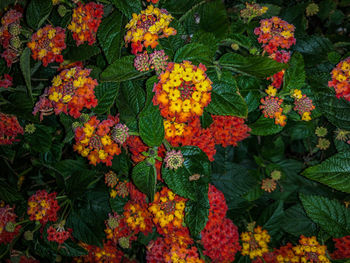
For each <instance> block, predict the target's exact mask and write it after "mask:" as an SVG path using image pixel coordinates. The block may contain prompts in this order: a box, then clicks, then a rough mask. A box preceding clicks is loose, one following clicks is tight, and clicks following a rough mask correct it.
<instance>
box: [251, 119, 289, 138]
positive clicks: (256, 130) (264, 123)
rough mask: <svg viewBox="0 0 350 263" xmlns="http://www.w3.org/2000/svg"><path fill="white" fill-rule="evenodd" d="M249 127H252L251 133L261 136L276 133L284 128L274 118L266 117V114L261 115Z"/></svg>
mask: <svg viewBox="0 0 350 263" xmlns="http://www.w3.org/2000/svg"><path fill="white" fill-rule="evenodd" d="M249 127H250V128H251V129H252V130H251V132H250V133H251V134H254V135H260V136H266V135H271V134H276V133H279V132H280V131H282V130H283V127H282V126H280V125H277V124H275V122H274V120H273V119H270V118H265V117H264V116H261V117H260V118H259V119H258V120H257V121H256V122H254V123H253V124H251V125H249Z"/></svg>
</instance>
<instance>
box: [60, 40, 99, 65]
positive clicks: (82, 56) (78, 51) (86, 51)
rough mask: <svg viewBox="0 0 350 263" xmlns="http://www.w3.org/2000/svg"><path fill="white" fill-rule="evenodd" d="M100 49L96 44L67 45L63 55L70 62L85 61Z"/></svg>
mask: <svg viewBox="0 0 350 263" xmlns="http://www.w3.org/2000/svg"><path fill="white" fill-rule="evenodd" d="M100 52H101V50H100V49H99V48H98V47H96V46H90V45H88V44H83V45H80V46H79V47H76V46H74V47H69V48H67V49H66V50H65V53H64V54H63V57H64V58H65V59H66V60H69V61H71V62H75V61H85V60H88V59H89V58H91V57H93V56H95V55H97V54H99V53H100Z"/></svg>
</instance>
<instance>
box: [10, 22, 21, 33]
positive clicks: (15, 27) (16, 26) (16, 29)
mask: <svg viewBox="0 0 350 263" xmlns="http://www.w3.org/2000/svg"><path fill="white" fill-rule="evenodd" d="M9 32H10V34H11V35H12V36H18V35H20V34H21V26H20V25H19V24H17V23H12V24H11V25H10V26H9Z"/></svg>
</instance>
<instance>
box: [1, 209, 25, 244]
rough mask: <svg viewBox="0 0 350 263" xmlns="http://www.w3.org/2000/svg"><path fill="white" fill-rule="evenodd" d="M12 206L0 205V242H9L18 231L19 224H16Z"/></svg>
mask: <svg viewBox="0 0 350 263" xmlns="http://www.w3.org/2000/svg"><path fill="white" fill-rule="evenodd" d="M14 210H15V209H14V207H10V206H9V205H4V206H3V207H0V244H8V243H10V242H11V241H12V240H13V239H14V238H15V237H16V236H17V235H18V233H19V230H20V229H21V226H20V225H17V226H16V218H17V215H16V213H15V211H14Z"/></svg>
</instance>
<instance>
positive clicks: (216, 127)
mask: <svg viewBox="0 0 350 263" xmlns="http://www.w3.org/2000/svg"><path fill="white" fill-rule="evenodd" d="M212 118H213V123H212V124H211V125H210V127H209V128H210V132H211V134H212V136H213V137H214V140H215V144H221V145H222V146H223V147H227V146H228V145H232V146H237V142H239V141H242V140H244V139H245V138H247V137H248V136H249V134H248V132H250V130H251V129H250V128H249V127H248V125H246V124H244V119H243V118H239V117H234V116H217V115H212Z"/></svg>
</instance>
